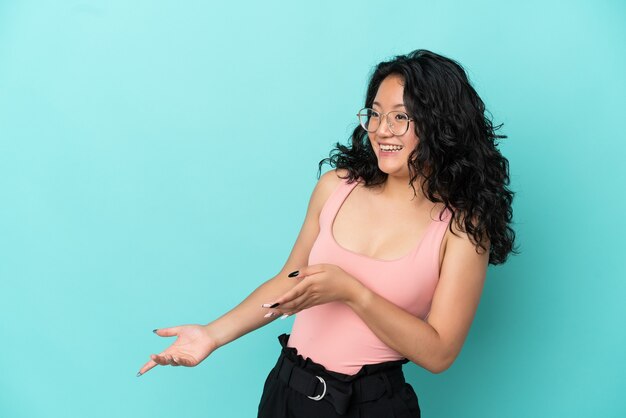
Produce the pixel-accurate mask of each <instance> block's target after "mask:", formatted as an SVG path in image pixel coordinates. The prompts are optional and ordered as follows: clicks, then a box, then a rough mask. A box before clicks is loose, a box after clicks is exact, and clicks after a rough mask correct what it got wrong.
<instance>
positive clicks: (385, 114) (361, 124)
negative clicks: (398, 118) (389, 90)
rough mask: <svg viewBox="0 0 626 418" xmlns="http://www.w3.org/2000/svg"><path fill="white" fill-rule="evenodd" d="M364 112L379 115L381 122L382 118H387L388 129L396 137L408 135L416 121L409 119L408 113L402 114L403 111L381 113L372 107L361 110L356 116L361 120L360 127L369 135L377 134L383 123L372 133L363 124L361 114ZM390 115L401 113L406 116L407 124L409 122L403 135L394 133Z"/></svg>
mask: <svg viewBox="0 0 626 418" xmlns="http://www.w3.org/2000/svg"><path fill="white" fill-rule="evenodd" d="M364 110H371V111H372V112H376V113H378V115H379V117H380V118H381V120H382V118H383V117H384V118H385V122H387V127H388V128H389V132H391V133H392V134H394V136H402V135H404V134H405V133H407V132H408V130H409V126H411V122H414V121H415V119H413V118H411V117H409V114H408V113H406V112H402V111H400V110H391V111H389V112H387V113H380V112H379V111H377V110H374V109H372V108H371V107H364V108H363V109H361V110H359V113H357V114H356V116H357V118H358V119H359V125H360V126H361V128H363V129H364V130H365V131H366V132H369V133H373V132H377V131H378V129H379V128H380V127H381V125H382V123H379V124H378V126H377V127H376V129H374V130H373V131H370V130H368V129H366V128H365V126H363V123H362V122H361V112H363V111H364ZM390 113H401V114H404V115H406V117H407V122H408V123H407V124H406V129H405V130H404V132H402V133H401V134H397V133H395V132H394V131H393V128H392V127H391V122H389V117H388V116H389V114H390Z"/></svg>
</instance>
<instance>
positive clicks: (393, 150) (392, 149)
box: [379, 144, 404, 152]
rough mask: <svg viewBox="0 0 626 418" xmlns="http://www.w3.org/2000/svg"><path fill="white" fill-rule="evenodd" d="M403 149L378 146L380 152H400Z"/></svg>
mask: <svg viewBox="0 0 626 418" xmlns="http://www.w3.org/2000/svg"><path fill="white" fill-rule="evenodd" d="M403 148H404V147H403V146H402V145H384V144H379V149H380V150H381V151H382V152H398V151H400V150H402V149H403Z"/></svg>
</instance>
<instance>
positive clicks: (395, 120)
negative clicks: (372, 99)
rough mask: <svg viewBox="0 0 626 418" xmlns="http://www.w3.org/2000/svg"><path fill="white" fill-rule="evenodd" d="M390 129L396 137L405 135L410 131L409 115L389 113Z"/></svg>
mask: <svg viewBox="0 0 626 418" xmlns="http://www.w3.org/2000/svg"><path fill="white" fill-rule="evenodd" d="M387 121H388V122H389V129H391V132H392V133H393V134H394V135H404V134H405V132H406V131H407V130H408V129H409V115H407V114H406V113H404V112H389V113H388V114H387Z"/></svg>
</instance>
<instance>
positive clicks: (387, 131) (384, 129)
mask: <svg viewBox="0 0 626 418" xmlns="http://www.w3.org/2000/svg"><path fill="white" fill-rule="evenodd" d="M375 133H376V135H378V136H384V137H389V136H393V132H391V128H389V123H387V115H385V117H384V118H382V120H381V121H380V124H379V125H378V129H376V132H375Z"/></svg>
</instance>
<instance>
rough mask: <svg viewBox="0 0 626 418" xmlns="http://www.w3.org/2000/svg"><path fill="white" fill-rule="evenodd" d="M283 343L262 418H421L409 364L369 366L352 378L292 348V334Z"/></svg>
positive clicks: (284, 336)
mask: <svg viewBox="0 0 626 418" xmlns="http://www.w3.org/2000/svg"><path fill="white" fill-rule="evenodd" d="M278 340H279V341H280V344H281V346H282V349H281V353H280V356H279V357H278V361H277V362H276V365H275V366H274V368H272V370H271V371H270V373H269V375H268V376H267V379H266V380H265V386H264V387H263V394H262V395H261V401H260V403H259V410H258V418H326V417H337V418H394V417H395V418H404V417H412V418H419V417H420V408H419V403H418V399H417V395H416V394H415V391H414V390H413V388H412V387H411V385H410V384H409V383H407V382H406V381H405V380H404V374H403V373H402V364H405V363H407V362H408V360H406V359H403V360H396V361H388V362H384V363H377V364H367V365H364V366H363V367H362V368H361V369H360V370H359V372H358V373H356V374H354V375H346V374H342V373H337V372H334V371H331V370H326V368H325V367H324V366H322V365H321V364H318V363H315V362H313V361H311V359H309V358H307V359H304V358H303V357H302V356H301V355H300V354H298V352H297V350H296V349H295V348H293V347H287V341H288V340H289V334H282V335H280V336H279V337H278ZM296 369H298V370H296ZM279 374H280V375H279ZM295 381H297V382H298V383H300V384H299V385H298V384H296V383H294V382H295ZM287 382H290V383H289V384H288V383H287ZM327 389H328V390H327ZM322 395H324V396H323V397H322ZM309 396H311V397H317V398H320V397H321V399H319V400H314V399H311V398H309Z"/></svg>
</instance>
